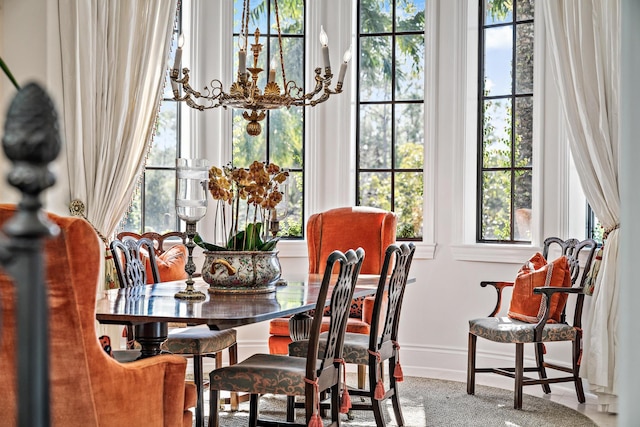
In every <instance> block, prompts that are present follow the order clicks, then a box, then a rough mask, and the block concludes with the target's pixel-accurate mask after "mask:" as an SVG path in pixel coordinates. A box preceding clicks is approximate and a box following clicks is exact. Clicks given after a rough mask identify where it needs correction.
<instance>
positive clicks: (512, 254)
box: [451, 243, 542, 264]
mask: <svg viewBox="0 0 640 427" xmlns="http://www.w3.org/2000/svg"><path fill="white" fill-rule="evenodd" d="M536 251H542V248H540V247H537V246H533V245H497V244H482V243H478V244H475V245H452V246H451V253H452V254H453V259H455V260H457V261H481V262H499V263H505V264H523V263H524V262H525V261H526V260H528V259H529V258H531V255H533V254H534V253H535V252H536Z"/></svg>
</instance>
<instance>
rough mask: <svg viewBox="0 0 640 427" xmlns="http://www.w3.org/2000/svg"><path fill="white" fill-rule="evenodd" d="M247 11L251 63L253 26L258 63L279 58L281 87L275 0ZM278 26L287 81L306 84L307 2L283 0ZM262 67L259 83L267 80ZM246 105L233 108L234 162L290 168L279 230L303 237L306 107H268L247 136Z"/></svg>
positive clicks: (237, 3)
mask: <svg viewBox="0 0 640 427" xmlns="http://www.w3.org/2000/svg"><path fill="white" fill-rule="evenodd" d="M255 3H257V5H256V6H255V7H253V6H252V9H251V10H250V13H249V40H248V41H247V44H248V54H247V67H251V66H253V56H252V55H251V44H252V43H255V39H254V37H253V35H252V34H253V33H252V29H255V28H259V30H260V43H261V44H262V45H263V47H262V53H261V54H260V57H259V58H258V64H257V66H258V67H259V68H262V69H263V70H269V68H270V64H271V62H272V60H275V61H274V62H275V64H276V70H277V72H276V83H278V85H279V86H280V88H282V87H283V79H282V73H281V72H280V70H281V68H280V67H281V66H280V58H281V53H280V44H279V41H278V27H277V21H276V10H275V7H276V4H275V2H274V0H270V1H268V2H267V1H265V2H255ZM278 7H279V8H280V13H279V16H280V28H281V32H282V58H284V63H285V73H286V78H287V80H288V81H294V82H296V83H297V84H298V86H300V87H303V84H304V76H305V67H304V59H305V45H304V44H305V2H304V0H286V1H285V0H280V1H279V2H278ZM242 10H243V0H234V16H233V22H234V24H233V28H234V30H233V31H234V37H233V39H234V46H238V39H239V36H240V33H241V29H242V17H243V16H242ZM233 67H234V68H233V69H234V70H235V71H234V73H233V76H234V78H235V76H236V75H237V74H236V73H237V70H238V58H237V57H236V58H235V59H234V65H233ZM264 73H265V72H264V71H263V72H262V73H261V74H262V76H261V79H260V80H259V83H258V85H259V86H262V85H263V84H264V82H265V81H266V78H265V76H264ZM242 113H243V111H242V110H233V160H232V162H233V165H234V166H236V167H248V166H249V165H250V164H251V163H252V162H253V161H254V160H259V161H266V162H269V163H275V164H277V165H279V166H280V167H282V168H286V169H288V170H289V180H288V186H287V197H286V200H287V203H286V205H287V206H286V217H284V219H283V220H282V221H280V227H281V230H280V232H279V235H280V236H283V237H293V238H301V237H302V236H303V226H302V221H303V217H304V212H303V206H304V179H305V176H304V142H305V141H304V109H303V108H302V107H291V108H288V109H287V108H282V109H278V110H272V111H269V112H268V113H267V117H266V118H265V119H264V121H262V132H261V133H260V135H258V136H255V137H253V136H249V135H248V134H247V132H246V130H245V129H246V124H247V121H246V120H245V119H244V118H243V117H242Z"/></svg>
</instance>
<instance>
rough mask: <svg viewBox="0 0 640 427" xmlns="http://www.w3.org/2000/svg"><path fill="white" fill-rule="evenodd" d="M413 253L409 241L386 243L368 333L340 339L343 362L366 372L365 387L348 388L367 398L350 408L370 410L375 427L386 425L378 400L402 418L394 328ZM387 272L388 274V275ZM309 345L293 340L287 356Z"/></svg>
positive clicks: (298, 354) (290, 402) (324, 338)
mask: <svg viewBox="0 0 640 427" xmlns="http://www.w3.org/2000/svg"><path fill="white" fill-rule="evenodd" d="M414 252H415V245H414V244H413V243H408V244H407V243H403V244H401V245H400V246H398V245H396V244H392V245H389V246H388V247H387V250H386V252H385V257H384V264H383V265H382V270H381V272H380V281H379V282H378V288H377V290H376V296H375V300H374V304H373V313H372V316H371V332H370V333H369V335H368V336H367V335H362V334H354V333H350V332H347V333H346V334H345V338H344V345H343V355H342V357H343V359H344V361H345V362H346V363H352V364H357V365H366V366H367V367H368V372H369V387H368V388H367V389H362V388H358V389H349V394H350V395H352V396H364V397H366V398H367V401H364V402H358V401H357V400H352V409H353V410H367V411H373V414H374V418H375V420H376V426H378V427H381V426H384V425H386V423H385V420H384V416H383V413H382V402H383V401H384V400H385V399H388V398H390V399H391V402H392V404H393V411H394V413H395V417H396V423H397V424H398V425H399V426H403V425H404V418H403V416H402V410H401V408H400V398H399V397H398V388H397V385H396V383H397V382H400V381H402V380H403V378H402V371H401V368H400V355H399V351H400V345H399V344H398V329H399V325H400V312H401V309H402V301H403V299H404V291H405V287H406V285H407V279H408V278H409V270H410V268H411V262H412V260H413V254H414ZM389 271H391V275H390V276H389V275H388V274H389ZM327 335H328V334H327V333H322V334H321V335H320V350H319V351H320V352H322V351H323V349H324V347H325V346H326V343H327ZM308 347H309V341H308V340H302V341H294V342H292V343H291V344H289V355H290V356H296V357H304V356H305V355H306V354H307V351H308ZM385 361H388V373H389V377H388V378H389V387H388V389H387V390H386V391H385V390H384V386H383V378H382V377H383V375H382V371H381V370H382V369H384V362H385ZM287 404H288V406H289V410H292V406H293V405H295V401H294V399H293V398H289V399H288V401H287Z"/></svg>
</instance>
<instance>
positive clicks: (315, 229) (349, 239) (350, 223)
mask: <svg viewBox="0 0 640 427" xmlns="http://www.w3.org/2000/svg"><path fill="white" fill-rule="evenodd" d="M397 222H398V220H397V218H396V215H395V213H393V212H389V211H385V210H382V209H377V208H370V207H363V206H354V207H346V208H336V209H330V210H328V211H325V212H321V213H318V214H314V215H311V216H310V217H309V221H308V222H307V250H308V254H309V273H320V274H322V273H324V268H325V264H326V259H327V257H328V256H329V254H331V252H333V251H334V250H339V251H342V252H344V251H347V250H348V249H349V248H357V247H361V248H363V249H364V251H365V257H364V263H363V264H362V269H361V270H360V274H380V270H381V269H382V264H383V263H384V256H385V251H386V250H387V246H389V245H390V244H391V243H394V242H395V240H396V225H397ZM372 308H373V298H369V299H366V300H362V299H360V300H354V301H353V303H352V305H351V313H350V317H349V319H348V323H347V332H353V333H361V334H366V335H368V334H369V325H370V324H371V312H372ZM325 323H326V322H325ZM269 333H270V336H269V351H270V352H271V353H272V354H288V353H289V343H290V342H291V338H290V337H289V319H288V318H279V319H274V320H272V321H271V323H270V324H269Z"/></svg>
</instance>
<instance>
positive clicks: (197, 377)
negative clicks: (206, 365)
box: [193, 354, 204, 427]
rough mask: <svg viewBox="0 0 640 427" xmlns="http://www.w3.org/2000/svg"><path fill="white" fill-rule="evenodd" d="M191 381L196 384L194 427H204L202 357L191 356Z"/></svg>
mask: <svg viewBox="0 0 640 427" xmlns="http://www.w3.org/2000/svg"><path fill="white" fill-rule="evenodd" d="M193 381H194V382H195V383H196V396H197V401H196V427H203V426H204V407H203V403H204V392H203V390H202V388H203V387H202V385H203V378H202V356H201V355H199V354H194V355H193Z"/></svg>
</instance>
